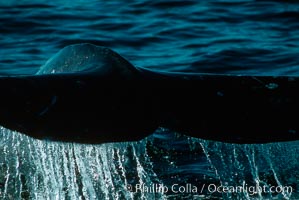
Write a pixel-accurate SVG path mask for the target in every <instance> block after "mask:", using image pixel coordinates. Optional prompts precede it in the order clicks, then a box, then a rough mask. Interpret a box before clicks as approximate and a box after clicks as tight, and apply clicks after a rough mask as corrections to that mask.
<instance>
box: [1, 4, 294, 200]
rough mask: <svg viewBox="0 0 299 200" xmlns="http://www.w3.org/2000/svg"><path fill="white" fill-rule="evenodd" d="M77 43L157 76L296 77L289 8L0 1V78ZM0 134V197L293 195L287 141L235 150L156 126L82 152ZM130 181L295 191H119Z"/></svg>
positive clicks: (32, 69) (27, 70) (30, 69)
mask: <svg viewBox="0 0 299 200" xmlns="http://www.w3.org/2000/svg"><path fill="white" fill-rule="evenodd" d="M77 43H92V44H95V45H100V46H106V47H109V48H111V49H113V50H114V51H116V52H118V53H119V54H120V55H122V56H123V57H125V58H126V59H128V60H129V61H130V62H131V63H132V64H134V65H135V66H140V67H147V68H152V69H158V70H163V71H184V72H204V73H206V72H208V73H221V74H255V75H299V56H298V53H299V2H298V1H295V0H294V1H291V0H289V1H279V0H272V1H271V0H262V1H254V0H243V1H242V0H236V1H234V0H230V1H229V0H209V1H195V0H194V1H192V0H186V1H175V0H168V1H151V0H142V1H141V0H140V1H137V0H136V1H128V2H126V3H120V2H119V1H115V0H114V1H96V0H92V1H84V0H72V1H64V0H52V1H48V2H39V1H34V0H30V1H27V0H24V1H17V0H8V1H1V2H0V75H9V74H34V73H36V72H37V71H38V69H39V67H40V66H41V65H43V64H44V63H45V62H46V60H47V59H49V58H50V57H51V56H53V55H54V54H55V53H56V52H58V51H59V50H60V49H62V48H63V47H65V46H67V45H70V44H77ZM1 95H5V94H1ZM1 131H2V132H3V134H4V136H3V138H4V139H2V140H1V142H0V148H1V151H2V152H3V153H2V154H1V156H2V157H1V159H0V172H1V173H0V198H3V199H16V198H17V199H18V198H19V199H55V198H56V199H77V198H78V199H79V198H81V199H105V198H106V199H117V198H119V199H124V198H126V199H149V198H156V199H163V198H164V199H180V198H182V197H184V198H187V199H192V198H194V199H220V198H225V199H275V198H276V199H283V198H284V199H289V198H291V199H292V198H293V199H296V198H298V196H296V194H298V191H299V189H298V188H299V163H298V162H297V160H298V159H299V157H298V154H299V148H298V147H299V145H298V142H290V143H276V144H267V145H243V146H242V145H231V144H224V143H215V142H209V141H203V140H199V139H192V138H186V137H183V136H180V135H176V134H174V133H169V131H167V130H164V131H160V132H163V134H161V133H160V132H159V131H158V132H157V133H155V134H154V135H152V136H151V138H150V139H149V140H145V141H143V142H142V143H141V144H129V145H125V146H122V145H119V146H117V145H116V146H113V145H112V146H109V145H107V146H100V147H98V146H95V147H90V146H88V147H81V146H79V145H78V146H77V145H74V146H73V145H71V144H67V145H66V146H63V145H62V146H59V145H56V144H51V143H50V144H49V143H42V142H40V141H32V140H31V139H28V138H26V137H25V138H23V137H20V136H16V135H15V134H14V133H13V134H12V133H10V132H8V131H7V130H2V129H1ZM16 152H17V154H16ZM58 163H59V164H58ZM110 163H111V164H110ZM53 176H54V177H56V179H57V181H54V179H52V178H51V177H53ZM140 182H144V183H145V184H147V185H148V186H150V185H151V184H153V183H163V184H165V185H167V186H168V187H170V186H171V185H173V184H176V183H178V184H179V185H185V184H187V183H192V184H193V185H196V186H198V187H199V186H201V185H202V184H211V183H213V184H217V185H221V184H222V185H242V184H243V183H244V182H246V183H248V184H251V185H254V184H257V183H258V184H259V185H260V186H264V185H267V186H269V185H271V184H272V185H275V186H277V185H278V186H279V185H281V186H284V185H290V186H292V187H293V188H294V191H295V192H293V193H292V195H289V194H277V193H275V194H271V195H269V194H255V195H249V194H248V192H247V193H238V194H236V193H230V194H219V193H209V192H207V191H206V190H205V192H204V193H201V192H197V193H188V192H183V193H179V194H176V193H168V194H166V195H164V194H161V193H155V194H152V193H146V192H143V193H142V192H141V193H140V192H137V193H136V194H135V193H134V194H133V193H131V192H130V191H129V192H128V190H127V188H126V187H127V186H129V185H133V186H134V184H135V185H136V184H137V183H140Z"/></svg>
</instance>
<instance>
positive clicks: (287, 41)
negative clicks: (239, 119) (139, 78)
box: [0, 0, 299, 74]
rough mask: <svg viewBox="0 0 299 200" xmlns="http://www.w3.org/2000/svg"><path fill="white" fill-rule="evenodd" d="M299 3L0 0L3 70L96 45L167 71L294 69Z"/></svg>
mask: <svg viewBox="0 0 299 200" xmlns="http://www.w3.org/2000/svg"><path fill="white" fill-rule="evenodd" d="M298 10H299V3H298V2H297V1H278V0H277V1H269V0H268V1H253V0H244V1H240V0H238V1H228V0H210V1H192V0H188V1H184V2H181V1H175V0H173V1H169V0H168V1H146V0H143V1H129V2H126V3H119V1H88V2H85V1H80V0H74V1H62V0H61V1H60V0H54V1H48V2H45V3H41V2H39V1H32V0H31V1H13V0H10V1H1V3H0V33H1V35H0V44H1V47H0V70H1V71H0V74H31V73H34V72H35V71H37V69H38V67H39V66H40V65H42V64H43V63H44V62H45V61H46V60H47V59H48V58H49V57H51V56H52V55H53V54H54V53H56V52H57V51H58V50H60V49H61V48H62V47H64V46H66V45H69V44H74V43H85V42H88V43H93V44H96V45H102V46H107V47H110V48H112V49H113V50H115V51H117V52H119V53H120V54H121V55H123V56H124V57H126V58H127V59H128V60H130V61H131V62H132V63H133V64H135V65H136V66H142V67H151V68H158V69H162V70H167V71H192V72H213V73H234V74H244V73H246V74H298V67H297V66H298V63H299V57H298V50H299V46H298V39H299V36H298V35H299V32H298V31H299V22H298V19H299V11H298Z"/></svg>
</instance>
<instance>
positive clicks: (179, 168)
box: [0, 128, 299, 200]
mask: <svg viewBox="0 0 299 200" xmlns="http://www.w3.org/2000/svg"><path fill="white" fill-rule="evenodd" d="M0 132H1V143H0V144H1V145H0V148H1V149H0V150H1V151H0V154H1V155H0V194H1V199H36V200H37V199H59V200H60V199H173V198H174V199H175V198H183V197H186V198H188V197H191V196H192V197H194V198H197V199H296V196H297V195H298V194H296V193H298V182H297V180H298V178H299V173H298V162H297V160H298V159H299V154H298V152H299V147H298V142H288V143H275V144H274V143H273V144H264V145H234V144H226V143H221V142H211V141H204V140H200V139H194V138H188V137H185V136H183V135H181V134H178V133H173V132H170V131H169V130H166V129H158V130H157V131H156V132H155V133H154V134H153V135H152V136H150V137H148V138H146V139H144V140H142V141H140V142H134V143H115V144H102V145H84V144H73V143H57V142H50V141H40V140H34V139H31V138H29V137H27V136H24V135H22V134H19V133H17V132H12V131H10V130H7V129H4V128H1V130H0ZM286 154H287V155H288V156H284V155H286ZM244 183H245V184H246V185H247V186H252V185H256V184H257V185H259V186H267V187H270V186H271V185H272V186H292V188H293V193H287V192H285V193H275V194H265V193H260V194H258V193H257V194H253V193H251V192H250V191H247V192H242V193H225V194H224V193H223V194H219V193H217V192H216V193H213V192H211V191H209V190H208V187H207V186H208V185H209V184H210V185H227V186H239V185H242V184H244ZM159 184H160V185H164V186H165V187H167V188H169V191H168V192H166V193H163V192H161V191H158V192H153V191H150V189H149V190H144V187H149V188H150V187H154V186H155V185H159ZM174 184H177V185H178V186H182V187H186V186H187V187H188V184H189V185H192V186H196V187H198V188H200V186H201V185H203V184H205V185H206V188H205V189H204V190H203V191H199V190H198V191H197V192H192V191H188V189H187V191H185V192H182V193H181V192H178V193H176V191H172V190H171V187H172V186H173V185H174ZM138 185H143V186H144V187H143V190H141V189H137V187H138ZM210 190H211V188H210ZM201 192H202V193H201ZM290 197H291V198H290Z"/></svg>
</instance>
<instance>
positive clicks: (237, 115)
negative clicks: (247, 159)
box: [0, 44, 299, 144]
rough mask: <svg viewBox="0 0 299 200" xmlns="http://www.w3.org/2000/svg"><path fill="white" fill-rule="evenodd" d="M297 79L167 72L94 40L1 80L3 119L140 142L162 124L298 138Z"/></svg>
mask: <svg viewBox="0 0 299 200" xmlns="http://www.w3.org/2000/svg"><path fill="white" fill-rule="evenodd" d="M298 88H299V78H298V77H287V76H281V77H271V76H231V75H213V74H188V73H166V72H159V71H154V70H149V69H144V68H140V67H134V66H133V65H131V64H130V63H129V62H128V61H127V60H125V59H124V58H123V57H121V56H120V55H118V54H117V53H115V52H114V51H112V50H110V49H108V48H105V47H98V46H94V45H91V44H78V45H71V46H68V47H65V48H64V49H62V50H61V51H60V52H58V53H57V54H56V55H55V56H54V57H52V58H51V59H50V60H49V61H48V62H47V63H46V64H45V65H44V66H42V67H41V69H40V70H39V71H38V73H37V74H36V75H30V76H8V77H1V78H0V89H1V92H2V95H1V98H0V125H2V126H4V127H6V128H8V129H11V130H16V131H18V132H21V133H24V134H26V135H28V136H30V137H33V138H38V139H47V140H53V141H65V142H79V143H96V144H97V143H104V142H123V141H137V140H140V139H143V138H145V137H146V136H148V135H150V134H151V133H153V132H154V131H155V129H157V128H158V127H165V128H168V129H171V130H174V131H178V132H181V133H183V134H185V135H188V136H191V137H197V138H202V139H208V140H216V141H222V142H230V143H242V144H245V143H268V142H279V141H290V140H298V139H299V133H298V131H299V120H298V118H297V117H296V116H297V115H298V113H299V94H298Z"/></svg>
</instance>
